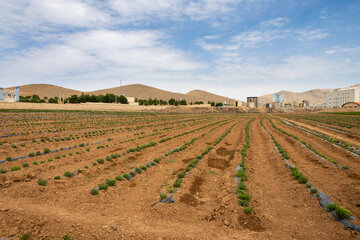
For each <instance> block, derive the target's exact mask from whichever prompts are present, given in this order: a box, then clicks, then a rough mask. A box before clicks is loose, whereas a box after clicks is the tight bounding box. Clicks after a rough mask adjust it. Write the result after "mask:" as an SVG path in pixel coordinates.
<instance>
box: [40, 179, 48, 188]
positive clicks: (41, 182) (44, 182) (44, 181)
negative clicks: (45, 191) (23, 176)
mask: <svg viewBox="0 0 360 240" xmlns="http://www.w3.org/2000/svg"><path fill="white" fill-rule="evenodd" d="M47 182H48V181H47V180H45V179H41V178H39V179H38V184H39V185H40V186H46V184H47Z"/></svg>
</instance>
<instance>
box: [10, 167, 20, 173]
mask: <svg viewBox="0 0 360 240" xmlns="http://www.w3.org/2000/svg"><path fill="white" fill-rule="evenodd" d="M20 169H21V167H20V166H14V167H12V168H11V169H10V170H11V171H13V172H15V171H18V170H20Z"/></svg>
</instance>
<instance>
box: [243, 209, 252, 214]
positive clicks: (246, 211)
mask: <svg viewBox="0 0 360 240" xmlns="http://www.w3.org/2000/svg"><path fill="white" fill-rule="evenodd" d="M253 209H254V208H253V207H245V208H244V213H246V214H251V213H252V211H253Z"/></svg>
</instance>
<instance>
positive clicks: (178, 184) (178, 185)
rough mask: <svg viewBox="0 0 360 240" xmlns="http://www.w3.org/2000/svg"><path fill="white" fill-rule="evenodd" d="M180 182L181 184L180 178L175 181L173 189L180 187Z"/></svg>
mask: <svg viewBox="0 0 360 240" xmlns="http://www.w3.org/2000/svg"><path fill="white" fill-rule="evenodd" d="M181 182H182V180H181V179H180V178H179V179H177V180H176V181H175V182H174V184H173V187H175V188H177V187H180V186H181Z"/></svg>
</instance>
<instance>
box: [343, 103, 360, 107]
mask: <svg viewBox="0 0 360 240" xmlns="http://www.w3.org/2000/svg"><path fill="white" fill-rule="evenodd" d="M342 107H343V108H360V102H347V103H345V104H343V105H342Z"/></svg>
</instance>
